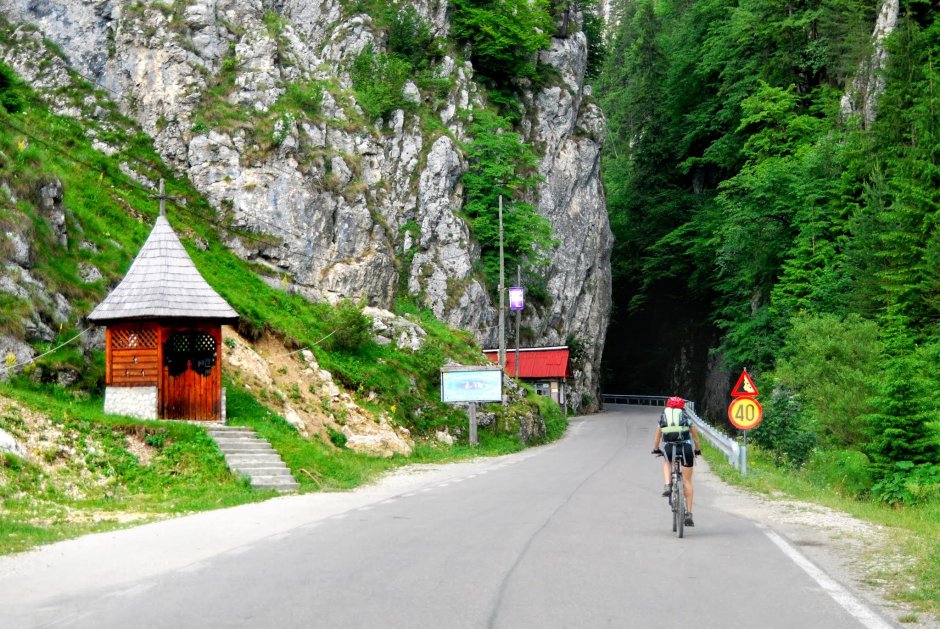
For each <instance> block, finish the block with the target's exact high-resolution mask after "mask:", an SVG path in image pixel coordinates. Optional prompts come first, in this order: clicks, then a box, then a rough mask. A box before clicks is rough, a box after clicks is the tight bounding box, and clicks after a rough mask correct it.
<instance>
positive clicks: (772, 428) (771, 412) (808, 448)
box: [750, 388, 816, 468]
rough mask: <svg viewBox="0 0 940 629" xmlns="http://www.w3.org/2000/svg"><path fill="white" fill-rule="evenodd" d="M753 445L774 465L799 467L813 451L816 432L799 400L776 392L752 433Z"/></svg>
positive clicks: (785, 392)
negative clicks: (769, 458) (764, 452)
mask: <svg viewBox="0 0 940 629" xmlns="http://www.w3.org/2000/svg"><path fill="white" fill-rule="evenodd" d="M750 436H751V438H752V439H753V440H754V443H755V444H756V445H757V446H759V447H760V448H761V449H762V450H765V451H766V452H767V454H768V455H769V456H770V457H771V458H772V459H773V460H774V462H775V463H776V464H777V465H784V466H789V467H794V468H799V467H802V466H803V464H804V463H806V460H807V459H808V458H809V455H810V454H811V453H812V451H813V448H815V447H816V431H815V429H814V425H813V423H812V422H811V421H810V420H808V419H807V417H806V415H805V414H804V412H803V405H802V401H801V399H800V396H798V395H794V394H792V393H791V392H789V391H786V390H782V389H778V388H775V389H774V391H773V394H772V395H771V397H770V400H768V401H767V402H766V404H765V408H764V419H763V420H762V421H761V423H760V425H759V426H758V427H757V428H755V429H754V430H752V431H751V435H750Z"/></svg>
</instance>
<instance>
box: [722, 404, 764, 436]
mask: <svg viewBox="0 0 940 629" xmlns="http://www.w3.org/2000/svg"><path fill="white" fill-rule="evenodd" d="M763 418H764V409H763V407H762V406H761V405H760V402H758V401H757V400H755V399H754V398H752V397H739V398H737V399H735V400H734V401H733V402H731V405H730V406H729V407H728V419H729V420H731V424H732V425H733V426H734V427H735V428H739V429H741V430H750V429H751V428H757V425H758V424H760V420H762V419H763Z"/></svg>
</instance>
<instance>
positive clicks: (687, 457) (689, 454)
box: [663, 441, 695, 467]
mask: <svg viewBox="0 0 940 629" xmlns="http://www.w3.org/2000/svg"><path fill="white" fill-rule="evenodd" d="M663 452H665V453H666V458H667V459H669V462H670V463H672V457H673V453H674V452H678V454H679V463H680V464H681V465H682V466H683V467H692V466H693V465H695V452H694V451H693V450H692V444H691V443H689V442H688V441H680V442H679V443H664V444H663Z"/></svg>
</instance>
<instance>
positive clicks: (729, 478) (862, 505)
mask: <svg viewBox="0 0 940 629" xmlns="http://www.w3.org/2000/svg"><path fill="white" fill-rule="evenodd" d="M705 454H706V457H707V459H708V463H709V466H710V468H711V470H712V471H713V472H714V473H715V474H716V475H717V476H719V477H720V478H721V479H722V480H724V481H725V482H728V483H731V484H732V485H737V486H740V487H743V488H745V489H748V490H751V491H754V492H757V493H759V494H762V495H766V496H768V497H769V498H771V499H786V498H790V499H795V500H802V501H806V502H812V503H815V504H819V505H823V506H826V507H829V508H831V509H834V510H837V511H840V512H843V513H847V514H850V515H852V516H854V517H856V518H858V519H860V520H864V521H866V522H871V523H873V524H877V525H881V526H884V527H886V528H887V530H888V533H887V535H888V536H887V545H886V546H884V547H878V548H874V547H873V548H868V549H867V552H868V553H870V556H869V557H865V558H864V559H868V560H871V563H872V564H878V565H879V568H878V569H877V570H876V571H875V572H872V573H870V574H869V575H868V578H869V579H871V583H870V585H872V586H874V587H877V588H878V589H879V590H882V591H884V592H885V594H886V596H887V597H888V599H889V600H896V601H903V602H904V603H907V604H909V605H910V606H911V607H912V608H913V609H914V610H916V611H915V612H914V614H913V615H912V616H909V617H907V620H906V621H907V622H917V621H918V620H919V619H920V620H925V619H926V618H921V615H924V616H926V617H932V618H940V501H938V500H930V501H923V502H921V503H918V504H916V505H912V506H898V505H890V504H887V503H885V502H883V501H879V500H871V499H860V498H859V497H857V495H855V493H854V492H853V491H852V489H851V485H852V483H853V473H852V471H851V469H846V468H849V466H848V465H843V466H842V467H843V471H842V473H841V474H840V473H838V472H836V471H835V470H836V468H837V467H838V466H833V465H832V464H831V463H830V462H827V461H819V462H816V463H812V464H808V465H807V466H805V467H804V468H801V469H799V470H795V469H792V468H787V467H782V466H780V465H779V464H777V462H776V457H777V454H776V453H775V452H774V451H773V450H766V449H763V448H761V447H760V446H753V445H752V444H751V442H750V441H749V442H748V474H747V476H746V477H742V476H741V473H740V472H739V471H737V470H735V469H734V468H732V467H731V465H730V464H728V462H727V460H726V459H725V458H724V455H722V454H720V453H719V452H718V451H716V450H714V449H713V448H710V447H706V448H705ZM819 456H820V457H821V458H831V457H832V455H831V454H829V455H819Z"/></svg>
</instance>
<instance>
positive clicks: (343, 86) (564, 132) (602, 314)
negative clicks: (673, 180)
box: [0, 0, 612, 410]
mask: <svg viewBox="0 0 940 629" xmlns="http://www.w3.org/2000/svg"><path fill="white" fill-rule="evenodd" d="M348 4H349V3H343V2H340V1H339V0H322V1H320V2H307V1H305V0H281V1H279V2H263V1H262V0H195V1H193V2H188V3H138V2H130V1H123V0H100V1H91V0H60V1H57V2H52V1H51V0H0V10H2V11H3V12H4V14H5V15H6V16H8V17H9V18H11V19H13V20H15V21H18V22H22V23H30V24H34V25H36V26H37V27H38V29H39V32H38V33H31V32H29V31H28V30H24V31H22V32H21V33H20V36H21V38H23V39H24V40H27V39H31V38H32V39H34V40H35V39H37V38H47V39H49V40H51V41H53V42H55V43H56V44H57V45H58V46H59V48H60V49H61V50H62V51H63V53H64V55H65V56H66V58H67V66H68V67H70V68H72V69H74V70H76V71H77V72H79V73H80V74H81V75H83V76H84V77H86V78H87V79H89V80H91V81H93V82H94V83H96V84H97V85H99V86H101V87H103V88H104V89H105V90H106V91H107V93H108V94H109V95H110V96H111V97H112V98H113V99H114V100H115V101H116V102H118V103H119V105H120V107H121V109H122V110H123V112H124V113H126V114H127V115H129V116H131V117H132V118H134V119H135V120H136V121H137V122H138V123H139V124H140V125H141V127H142V128H143V129H144V130H145V131H146V132H147V133H148V134H150V135H151V136H152V137H153V138H154V143H155V146H156V148H157V149H158V151H159V152H160V153H161V155H162V156H163V158H164V159H165V160H166V161H167V162H168V163H170V164H171V165H173V167H175V168H176V169H178V170H179V171H180V172H182V173H185V174H186V175H187V176H188V177H189V178H190V180H191V181H192V182H193V183H194V185H195V186H196V187H197V188H198V189H199V190H200V191H201V192H202V193H203V194H204V195H205V196H206V197H207V198H208V199H209V200H210V201H211V202H212V203H213V205H214V206H215V207H216V208H217V209H218V211H219V212H220V214H222V215H223V216H224V217H225V218H226V219H227V220H230V221H231V223H232V224H233V225H234V226H235V227H238V228H242V229H244V230H248V231H250V232H254V233H256V234H258V235H259V237H258V238H246V237H235V236H232V237H231V239H230V242H229V244H230V246H231V247H232V249H233V250H235V251H236V252H237V253H238V254H239V255H241V256H242V257H244V258H246V259H250V260H253V261H255V262H258V263H260V264H261V265H263V266H266V267H267V268H269V269H270V275H271V281H272V282H277V283H278V284H279V285H280V284H282V282H283V281H284V278H287V280H288V284H287V285H288V287H289V288H290V289H291V290H295V291H298V292H301V293H303V294H305V295H307V296H309V297H311V298H313V299H322V300H329V301H336V300H339V299H342V298H352V299H364V300H366V301H367V302H368V303H369V304H370V305H372V306H375V307H378V308H385V309H387V308H390V307H391V305H392V304H393V303H394V300H395V299H396V298H397V297H398V296H399V294H400V293H401V292H402V291H405V292H407V293H408V294H409V295H410V296H411V297H412V299H413V300H415V301H418V302H419V303H421V304H422V305H424V306H426V307H428V308H430V309H431V310H433V312H434V313H435V314H436V315H437V316H438V317H440V318H442V319H443V320H445V321H447V322H448V323H450V324H451V325H454V326H457V327H461V328H465V329H469V330H472V331H474V333H475V334H476V335H477V337H478V339H479V340H480V342H481V343H482V344H484V345H487V346H494V345H495V344H496V339H497V330H496V329H495V327H494V326H495V325H496V322H497V320H498V317H497V312H496V308H495V306H494V304H493V302H492V299H491V297H490V294H489V293H488V291H487V290H486V288H485V287H484V285H483V284H482V283H481V280H480V278H479V275H478V273H477V271H476V270H475V264H476V262H477V261H478V260H479V247H478V245H477V244H476V243H475V242H474V240H473V237H472V234H471V233H470V231H469V229H468V227H467V224H466V222H465V221H464V220H463V219H462V218H461V216H460V214H459V211H460V208H461V206H462V202H463V189H462V186H461V176H462V174H463V173H464V171H465V169H466V162H465V159H464V154H463V149H462V144H463V143H464V142H465V141H466V140H467V139H468V138H467V133H466V124H467V121H468V119H469V118H468V115H467V112H469V115H470V116H472V112H473V110H475V109H479V108H481V107H483V106H484V105H485V102H484V100H485V94H484V92H483V90H481V89H480V88H479V86H478V85H477V84H476V83H475V82H474V80H473V68H472V66H471V65H470V64H469V63H468V62H464V61H460V60H458V59H457V58H456V56H455V55H445V56H443V57H442V58H440V59H438V60H437V61H436V62H435V65H434V68H433V71H434V73H435V74H436V76H437V78H438V79H439V84H440V85H444V86H446V90H447V93H446V97H443V98H442V94H441V93H439V92H437V91H436V92H435V93H425V92H423V91H422V89H420V88H419V87H418V85H417V84H416V82H414V81H408V82H407V83H406V85H405V89H404V94H403V95H404V98H405V99H406V100H407V101H408V102H410V105H409V106H408V107H407V108H405V109H399V110H397V111H394V112H392V113H391V114H390V115H388V116H387V117H386V119H385V120H367V119H366V117H365V115H364V114H363V110H362V108H361V107H360V106H359V104H358V103H357V101H356V96H355V92H354V90H353V89H352V78H351V75H350V68H351V66H352V64H353V61H354V60H355V59H356V57H357V56H358V55H360V53H361V52H362V51H363V50H365V49H366V47H368V46H371V47H372V49H373V50H375V51H379V52H380V51H382V50H384V45H385V42H384V34H383V33H382V32H381V31H380V30H378V29H377V28H376V27H375V25H374V23H373V19H372V18H371V17H370V16H368V15H363V14H350V13H349V11H348V9H347V8H346V7H347V5H348ZM411 4H412V5H413V6H414V7H415V8H416V10H417V11H418V13H419V14H420V15H421V16H423V17H424V18H425V19H426V20H427V21H428V22H429V24H430V25H431V29H432V31H433V32H434V33H435V34H437V35H438V36H446V34H447V31H448V28H449V25H448V20H447V10H448V7H447V3H446V2H444V1H439V0H415V1H414V2H412V3H411ZM579 19H580V18H579V16H578V15H577V14H573V15H572V16H570V24H569V27H568V29H567V30H566V31H565V37H564V38H556V39H554V40H553V43H552V46H551V48H550V49H549V50H547V51H544V52H543V53H541V59H540V60H541V62H542V63H545V64H549V65H551V66H553V67H554V68H556V69H557V70H558V73H559V75H560V76H561V77H562V80H561V81H559V82H558V85H553V86H548V87H544V88H542V89H540V90H538V91H534V90H528V91H527V92H526V93H525V96H524V99H523V100H524V104H525V106H526V109H527V113H526V116H525V120H526V123H525V125H524V127H525V128H524V129H523V131H524V133H525V137H526V138H527V139H528V140H529V141H531V142H532V143H534V144H536V145H537V147H538V153H539V155H541V156H542V161H541V164H540V168H539V170H540V173H541V175H542V177H543V181H542V183H541V184H540V186H539V191H538V199H537V200H534V201H536V203H535V205H537V207H538V209H539V212H540V213H542V214H543V215H544V216H546V217H547V218H548V219H549V220H550V221H551V223H552V226H553V228H554V231H555V237H556V239H557V240H558V241H559V243H560V244H559V245H558V247H557V248H556V250H554V251H552V252H549V253H550V255H549V258H550V261H551V262H550V265H549V266H548V268H547V269H546V270H545V277H544V280H545V285H546V286H547V291H548V297H547V299H545V300H543V301H544V303H542V304H540V305H539V306H538V307H531V308H529V309H527V310H526V311H525V313H524V315H523V325H524V326H525V328H526V329H527V330H529V331H531V335H530V336H531V338H532V341H531V342H532V344H534V345H555V344H563V343H565V342H568V341H573V342H575V343H577V344H578V346H579V347H581V348H583V351H581V352H580V353H579V356H580V357H581V359H580V360H579V362H578V364H576V365H575V368H576V378H577V384H576V391H577V392H576V394H575V395H573V396H571V399H572V400H573V403H574V406H575V407H576V408H577V407H579V406H581V404H582V402H583V403H584V405H585V410H591V409H593V408H595V407H596V400H597V395H596V393H597V388H598V375H597V372H598V367H599V363H600V357H601V351H602V348H603V345H604V335H605V330H606V326H607V320H608V312H609V309H610V264H609V256H610V250H611V244H612V238H611V235H610V230H609V227H608V224H607V217H606V211H605V201H604V194H603V189H602V187H601V179H600V173H599V159H598V158H599V153H600V150H601V144H602V138H603V136H604V119H603V116H602V114H601V112H600V110H599V109H598V107H597V106H596V105H595V104H593V102H592V100H591V97H590V92H589V90H588V89H587V88H585V87H584V69H585V64H586V58H587V44H586V41H585V38H584V36H583V34H582V33H580V32H578V29H577V28H573V27H572V25H575V24H577V23H578V21H579ZM31 54H34V53H22V52H20V53H15V52H10V51H9V50H7V51H5V52H4V53H3V55H4V58H5V59H7V60H8V62H9V63H10V64H11V65H12V66H13V67H15V68H16V69H17V71H18V72H20V73H21V74H24V76H26V77H27V79H28V80H31V81H32V80H33V79H34V78H35V79H36V81H37V83H43V82H44V83H48V84H50V85H52V84H53V83H54V82H55V81H62V80H68V76H67V73H66V74H64V76H63V68H62V65H63V64H62V62H61V61H60V60H55V61H54V62H52V63H51V64H50V63H48V62H45V63H44V65H43V66H42V67H43V68H45V70H44V72H40V71H39V70H38V68H39V67H41V66H40V65H39V63H38V62H39V60H40V59H34V61H35V63H34V64H32V65H31V64H30V59H29V57H30V55H31ZM17 55H19V57H17ZM31 68H32V70H31ZM30 73H31V74H30ZM40 75H41V76H40ZM436 89H440V88H436ZM291 90H294V91H297V90H300V91H303V90H307V91H310V92H316V93H317V94H319V95H320V96H319V105H318V110H316V111H314V110H312V109H309V108H308V109H305V108H304V107H298V106H296V105H294V106H290V107H289V106H287V105H285V103H286V102H288V101H289V99H290V98H291V94H292V92H291ZM313 100H317V99H313ZM69 107H71V110H69ZM60 109H61V111H62V112H63V113H69V112H70V113H72V114H73V115H76V116H87V115H88V111H87V109H88V108H86V110H82V109H80V108H76V107H74V106H73V105H71V104H68V103H63V104H62V107H61V108H60ZM97 111H98V112H99V114H100V113H101V111H103V110H102V109H101V108H100V107H98V108H97ZM100 148H101V150H109V147H107V146H106V145H104V144H102V145H101V147H100ZM89 273H90V272H89ZM90 277H93V274H91V275H89V278H90Z"/></svg>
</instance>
